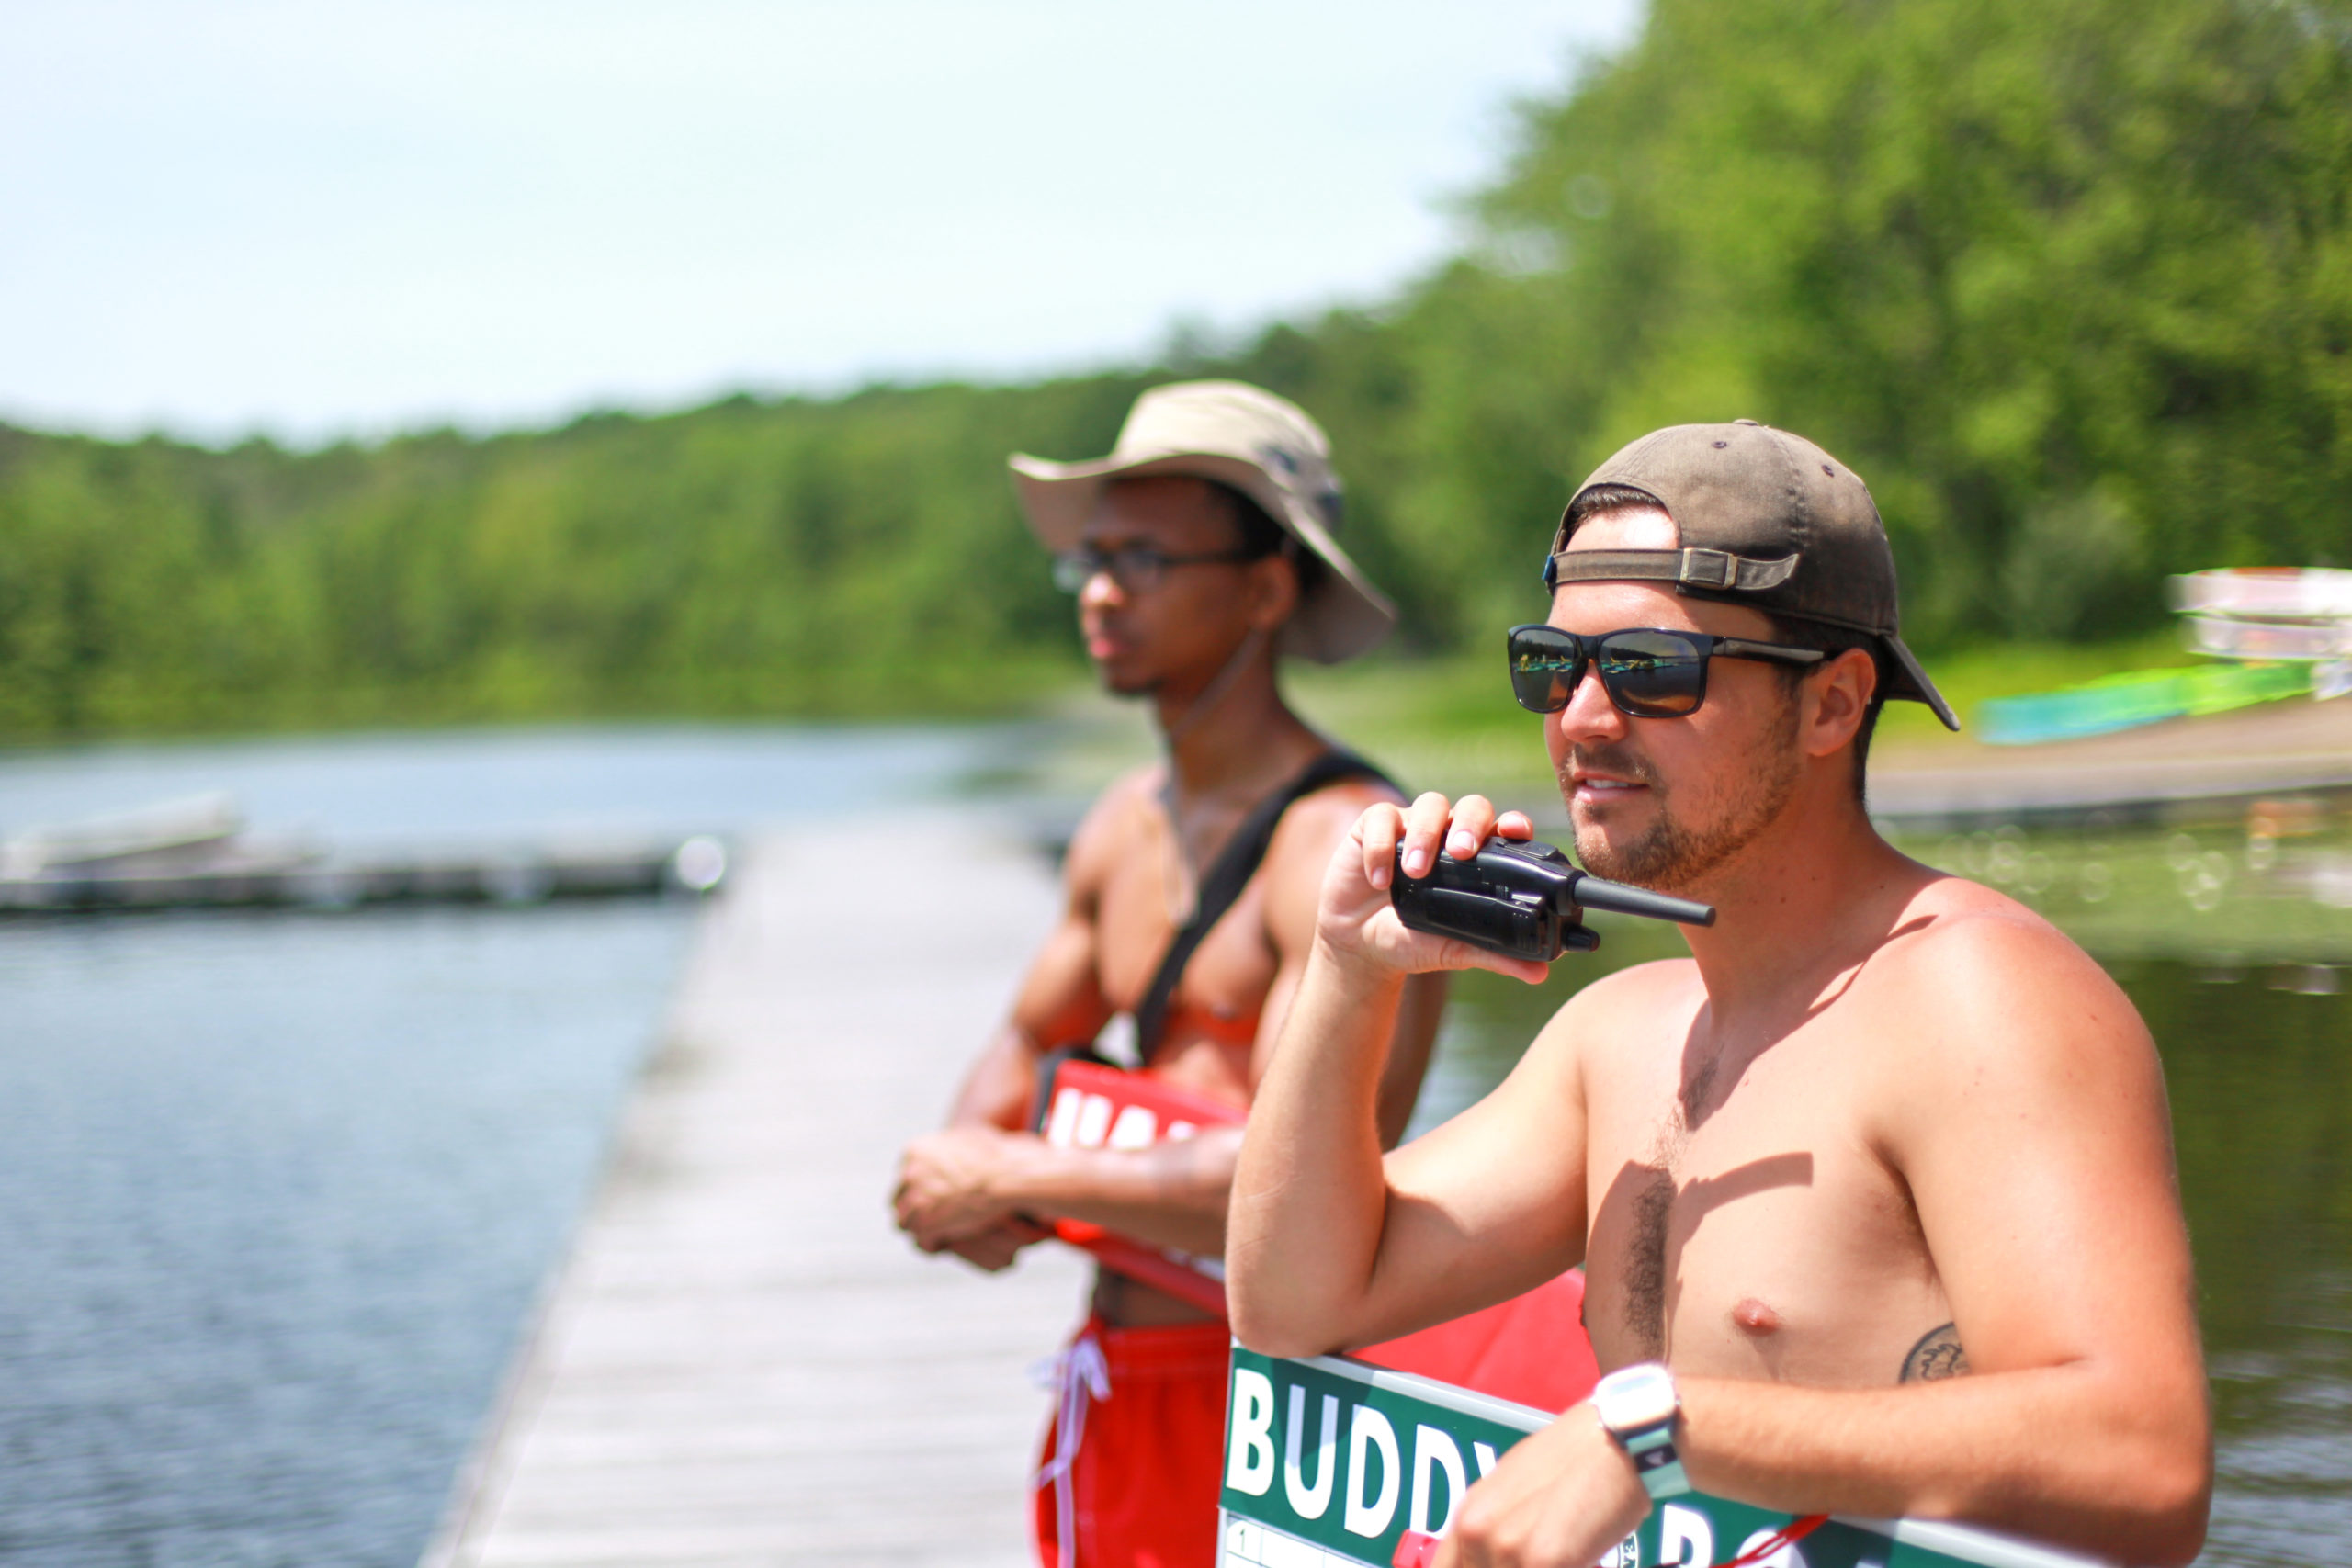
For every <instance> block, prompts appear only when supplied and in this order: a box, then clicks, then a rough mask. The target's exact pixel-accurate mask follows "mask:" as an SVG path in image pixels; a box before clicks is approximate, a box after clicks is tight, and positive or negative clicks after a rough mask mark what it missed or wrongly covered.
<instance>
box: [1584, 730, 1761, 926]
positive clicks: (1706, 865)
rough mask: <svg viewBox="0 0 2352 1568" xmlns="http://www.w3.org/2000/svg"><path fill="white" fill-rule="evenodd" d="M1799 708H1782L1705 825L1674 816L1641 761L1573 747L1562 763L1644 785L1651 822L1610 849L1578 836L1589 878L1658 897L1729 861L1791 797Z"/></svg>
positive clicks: (1592, 837)
mask: <svg viewBox="0 0 2352 1568" xmlns="http://www.w3.org/2000/svg"><path fill="white" fill-rule="evenodd" d="M1796 717H1797V705H1796V704H1795V703H1794V702H1793V701H1792V702H1789V703H1787V704H1785V705H1783V707H1782V710H1781V716H1780V722H1778V723H1776V724H1774V725H1773V726H1772V727H1771V728H1770V731H1769V733H1767V734H1766V735H1765V736H1764V737H1763V738H1762V739H1760V740H1759V741H1758V744H1757V746H1756V748H1755V750H1754V752H1753V753H1752V754H1751V757H1750V761H1751V763H1752V766H1751V767H1750V768H1749V769H1748V770H1747V772H1746V773H1743V774H1741V775H1740V776H1739V777H1738V779H1737V780H1736V782H1735V783H1734V784H1732V785H1731V786H1730V787H1729V788H1728V789H1727V790H1725V791H1724V799H1723V804H1722V807H1721V808H1720V809H1718V810H1715V811H1713V812H1711V813H1710V814H1709V819H1708V820H1706V821H1703V822H1694V821H1687V820H1685V819H1683V818H1681V817H1680V816H1679V815H1678V814H1677V812H1676V810H1675V807H1674V800H1673V793H1672V791H1670V790H1668V788H1667V787H1666V786H1665V785H1664V784H1661V783H1660V782H1659V780H1658V777H1657V770H1656V769H1655V768H1653V767H1652V766H1651V765H1650V764H1649V762H1648V761H1647V760H1646V759H1645V758H1642V757H1638V756H1635V755H1634V754H1633V753H1632V752H1629V751H1624V750H1620V749H1618V748H1616V747H1613V746H1590V747H1588V746H1577V747H1573V748H1571V749H1570V751H1569V755H1568V761H1569V762H1570V763H1572V764H1579V765H1582V766H1585V767H1588V768H1591V769H1595V770H1598V771H1599V772H1601V773H1611V774H1614V775H1616V776H1619V777H1623V778H1630V779H1632V780H1634V782H1636V783H1638V784H1645V785H1647V786H1648V788H1649V791H1650V798H1651V800H1652V801H1653V802H1655V804H1656V806H1657V817H1656V818H1655V819H1654V820H1653V821H1652V822H1651V824H1650V826H1649V828H1648V829H1646V830H1645V831H1644V832H1642V833H1641V834H1639V835H1638V836H1636V837H1634V838H1633V839H1631V840H1626V839H1625V838H1624V837H1623V836H1622V835H1620V836H1619V838H1618V840H1617V841H1616V842H1614V843H1611V842H1609V841H1607V840H1603V839H1602V838H1601V836H1600V834H1599V833H1592V834H1587V833H1585V832H1583V831H1578V832H1577V859H1579V860H1581V861H1583V862H1584V866H1585V869H1586V870H1587V871H1589V872H1591V873H1592V874H1594V875H1595V876H1600V877H1605V878H1607V879H1608V880H1609V881H1611V882H1624V883H1630V884H1632V885H1633V886H1636V887H1649V888H1654V889H1657V891H1659V892H1675V891H1679V890H1681V889H1685V888H1688V887H1690V886H1692V885H1693V884H1695V883H1696V882H1697V881H1698V880H1699V879H1700V878H1701V877H1703V876H1705V875H1706V874H1708V873H1710V872H1712V871H1713V870H1715V869H1716V868H1717V867H1719V866H1721V865H1723V864H1724V863H1726V862H1728V861H1730V860H1731V859H1732V858H1733V857H1734V856H1735V855H1736V854H1738V853H1739V852H1741V851H1742V850H1744V849H1746V848H1747V846H1748V845H1749V844H1751V843H1754V842H1755V841H1756V840H1757V839H1758V837H1759V836H1760V835H1762V833H1763V832H1764V831H1765V829H1769V828H1770V826H1771V825H1772V823H1773V821H1774V819H1776V818H1778V817H1779V816H1780V815H1781V808H1782V807H1786V806H1787V805H1788V803H1789V797H1790V796H1791V795H1794V794H1795V793H1796V787H1797V780H1798V777H1799V776H1800V771H1801V770H1800V768H1799V764H1798V761H1797V754H1796ZM1560 784H1561V790H1562V793H1563V795H1566V793H1567V791H1568V771H1567V768H1566V767H1563V768H1562V769H1561V770H1560Z"/></svg>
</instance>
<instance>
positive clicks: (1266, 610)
mask: <svg viewBox="0 0 2352 1568" xmlns="http://www.w3.org/2000/svg"><path fill="white" fill-rule="evenodd" d="M1297 609H1298V565H1297V563H1296V562H1295V561H1293V560H1292V559H1291V558H1290V556H1289V554H1288V553H1287V552H1286V551H1280V550H1278V551H1276V552H1275V553H1274V554H1272V555H1270V556H1263V557H1261V558H1259V559H1257V560H1253V561H1251V562H1250V625H1251V626H1255V627H1257V628H1258V629H1259V630H1260V631H1262V632H1272V631H1274V630H1277V629H1278V628H1280V627H1281V626H1282V625H1283V622H1285V621H1287V620H1289V619H1290V618H1291V615H1293V613H1295V611H1296V610H1297Z"/></svg>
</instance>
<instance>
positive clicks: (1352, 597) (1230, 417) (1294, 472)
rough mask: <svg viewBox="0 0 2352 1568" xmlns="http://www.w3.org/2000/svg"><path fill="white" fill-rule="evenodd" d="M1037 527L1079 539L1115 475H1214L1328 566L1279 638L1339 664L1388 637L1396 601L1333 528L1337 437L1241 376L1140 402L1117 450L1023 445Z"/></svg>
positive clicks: (1020, 468) (1025, 495) (1057, 539)
mask: <svg viewBox="0 0 2352 1568" xmlns="http://www.w3.org/2000/svg"><path fill="white" fill-rule="evenodd" d="M1007 463H1008V464H1009V466H1010V467H1011V468H1012V479H1013V485H1014V488H1015V489H1016V490H1018V491H1020V494H1021V504H1022V507H1023V510H1025V511H1026V512H1027V513H1028V514H1029V526H1030V528H1031V530H1032V531H1033V532H1035V534H1036V536H1037V537H1038V538H1039V539H1040V540H1042V541H1043V542H1044V544H1045V546H1046V548H1047V549H1049V550H1071V549H1076V548H1077V547H1078V543H1079V536H1080V533H1081V532H1082V531H1083V530H1084V529H1085V527H1086V520H1087V519H1088V518H1089V517H1091V516H1092V515H1093V513H1094V505H1095V502H1096V501H1097V500H1098V499H1099V498H1100V497H1101V495H1102V493H1103V485H1104V484H1105V483H1107V482H1108V481H1110V480H1112V479H1148V478H1152V477H1154V476H1160V475H1166V476H1171V477H1172V476H1187V477H1190V478H1193V479H1215V480H1216V481H1217V482H1218V483H1220V484H1227V485H1231V486H1232V487H1233V488H1234V489H1235V490H1238V491H1241V492H1242V493H1243V494H1245V495H1247V496H1249V497H1250V499H1251V500H1252V501H1255V502H1257V503H1258V504H1259V505H1260V506H1262V507H1264V508H1265V509H1266V515H1267V516H1269V517H1272V519H1273V520H1274V521H1275V522H1276V523H1278V524H1280V525H1282V526H1283V528H1284V529H1285V530H1287V531H1288V532H1289V533H1290V534H1291V535H1292V536H1294V537H1295V538H1296V539H1297V540H1298V542H1299V543H1300V544H1302V545H1304V546H1306V547H1307V548H1308V549H1310V550H1312V551H1314V552H1315V554H1316V556H1317V558H1320V559H1321V560H1322V562H1323V564H1324V565H1326V566H1328V567H1329V568H1330V570H1329V571H1328V572H1326V573H1325V574H1324V576H1323V580H1322V581H1320V582H1319V583H1318V584H1317V586H1316V588H1315V590H1314V592H1311V593H1309V594H1308V595H1307V597H1306V599H1305V600H1304V601H1303V602H1302V603H1301V604H1299V607H1298V610H1297V613H1296V614H1295V615H1292V616H1291V618H1290V622H1289V624H1288V625H1286V626H1283V631H1282V637H1281V638H1280V639H1279V640H1278V641H1277V642H1276V644H1275V647H1277V648H1278V649H1281V650H1282V651H1283V652H1284V653H1294V654H1296V655H1298V656H1299V657H1301V658H1303V659H1312V660H1316V661H1317V663H1320V664H1337V663H1338V662H1340V660H1343V659H1352V658H1354V657H1355V656H1356V655H1357V654H1359V653H1362V652H1363V651H1364V650H1365V649H1369V648H1371V647H1372V646H1373V645H1374V644H1375V643H1377V642H1378V641H1379V640H1380V639H1381V638H1382V637H1386V636H1387V635H1388V629H1389V627H1391V626H1395V625H1396V624H1397V607H1396V606H1395V605H1394V604H1390V603H1389V602H1388V600H1387V598H1386V597H1385V595H1384V594H1382V592H1380V590H1379V589H1377V588H1374V586H1373V585H1372V583H1371V582H1370V581H1367V580H1366V578H1365V577H1364V575H1363V572H1362V571H1361V570H1358V569H1357V566H1356V563H1355V562H1353V561H1351V560H1350V559H1349V558H1348V556H1347V552H1346V551H1344V550H1342V549H1340V547H1339V545H1338V544H1337V543H1335V542H1334V541H1333V539H1332V537H1331V536H1332V535H1333V534H1334V533H1336V532H1337V531H1338V529H1339V526H1340V476H1339V475H1338V474H1336V473H1334V472H1333V471H1332V469H1331V444H1330V442H1329V440H1327V439H1325V437H1324V434H1323V432H1322V429H1321V428H1320V427H1319V426H1318V425H1317V424H1316V423H1315V422H1314V421H1313V420H1311V419H1309V418H1307V416H1306V411H1305V410H1303V409H1301V408H1300V407H1299V406H1298V405H1297V404H1295V403H1293V402H1290V401H1287V400H1284V399H1282V398H1278V397H1276V396H1274V395H1273V394H1272V392H1268V391H1264V390H1261V389H1259V388H1256V387H1252V386H1250V385H1248V384H1247V383H1245V382H1241V381H1178V382H1175V383H1173V384H1172V385H1170V386H1166V387H1154V388H1153V389H1151V390H1150V391H1148V392H1146V393H1145V394H1144V395H1143V396H1142V397H1140V398H1137V399H1136V406H1135V407H1134V408H1133V409H1132V410H1130V411H1129V412H1128V413H1127V423H1125V425H1123V426H1121V427H1120V430H1119V439H1118V441H1117V442H1116V443H1115V444H1114V446H1112V448H1111V455H1110V456H1109V457H1097V458H1094V459H1093V460H1091V461H1090V462H1084V463H1055V462H1049V461H1047V460H1046V458H1043V457H1030V456H1028V455H1027V454H1025V453H1015V454H1014V455H1013V456H1012V457H1010V458H1008V459H1007Z"/></svg>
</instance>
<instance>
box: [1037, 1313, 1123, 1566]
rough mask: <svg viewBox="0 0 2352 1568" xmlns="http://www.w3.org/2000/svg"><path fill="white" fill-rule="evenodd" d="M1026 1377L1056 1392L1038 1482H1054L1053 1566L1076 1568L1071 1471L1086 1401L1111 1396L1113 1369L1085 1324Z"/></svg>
mask: <svg viewBox="0 0 2352 1568" xmlns="http://www.w3.org/2000/svg"><path fill="white" fill-rule="evenodd" d="M1029 1376H1030V1379H1031V1380H1032V1381H1033V1382H1035V1383H1037V1384H1038V1386H1040V1387H1042V1388H1047V1389H1051V1390H1052V1391H1053V1392H1054V1394H1055V1398H1056V1403H1057V1408H1056V1410H1055V1414H1054V1457H1053V1460H1052V1461H1051V1462H1050V1463H1048V1464H1047V1465H1046V1467H1045V1468H1044V1469H1043V1470H1040V1471H1039V1472H1037V1480H1036V1484H1037V1485H1039V1486H1043V1485H1044V1484H1046V1483H1047V1482H1048V1481H1050V1482H1052V1483H1054V1529H1055V1532H1056V1539H1055V1546H1054V1558H1055V1562H1054V1568H1076V1564H1077V1562H1078V1540H1077V1531H1078V1500H1077V1497H1076V1495H1075V1486H1076V1483H1075V1482H1073V1481H1072V1479H1071V1476H1070V1470H1071V1467H1072V1466H1073V1465H1075V1464H1077V1463H1078V1450H1079V1446H1080V1444H1082V1443H1083V1442H1085V1441H1086V1406H1087V1402H1088V1400H1089V1398H1090V1397H1091V1398H1093V1399H1108V1398H1110V1397H1111V1367H1110V1363H1109V1362H1107V1361H1105V1360H1103V1346H1102V1342H1101V1341H1100V1340H1098V1339H1096V1338H1095V1337H1094V1330H1093V1328H1092V1326H1091V1325H1089V1326H1088V1327H1087V1328H1086V1329H1085V1331H1084V1332H1082V1333H1080V1335H1079V1337H1077V1338H1076V1339H1074V1340H1072V1341H1071V1342H1070V1347H1069V1349H1067V1350H1064V1351H1063V1352H1062V1353H1061V1354H1059V1355H1057V1356H1048V1357H1046V1359H1044V1360H1042V1361H1039V1362H1038V1363H1037V1364H1036V1365H1035V1366H1034V1367H1032V1368H1030V1369H1029Z"/></svg>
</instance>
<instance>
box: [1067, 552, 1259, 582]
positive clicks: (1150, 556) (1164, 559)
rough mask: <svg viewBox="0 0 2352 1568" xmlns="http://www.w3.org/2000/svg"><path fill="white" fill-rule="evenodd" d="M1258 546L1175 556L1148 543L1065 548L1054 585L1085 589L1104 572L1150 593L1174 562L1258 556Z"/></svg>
mask: <svg viewBox="0 0 2352 1568" xmlns="http://www.w3.org/2000/svg"><path fill="white" fill-rule="evenodd" d="M1259 554H1260V552H1258V551H1255V550H1206V551H1203V552H1201V553H1200V554H1198V555H1189V556H1172V555H1170V554H1169V553H1168V552H1167V551H1166V550H1156V549H1154V548H1152V547H1150V546H1149V545H1122V546H1120V547H1118V548H1117V549H1115V550H1097V549H1083V550H1063V551H1061V552H1060V553H1058V554H1057V555H1056V556H1055V557H1054V586H1055V587H1057V588H1058V589H1060V590H1061V591H1062V592H1065V593H1077V592H1082V591H1083V590H1084V589H1085V587H1086V585H1087V584H1088V583H1090V582H1091V581H1094V579H1095V578H1096V577H1097V576H1098V575H1099V574H1101V573H1103V572H1106V571H1107V572H1109V573H1110V574H1111V581H1114V582H1115V583H1117V584H1118V585H1119V587H1120V589H1121V590H1122V591H1123V592H1128V593H1148V592H1151V591H1152V590H1153V589H1155V588H1157V587H1159V580H1160V579H1161V578H1162V577H1163V576H1165V575H1166V574H1167V571H1168V569H1169V568H1170V567H1171V566H1206V565H1209V564H1210V563H1212V562H1231V561H1246V560H1256V559H1258V558H1259Z"/></svg>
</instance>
